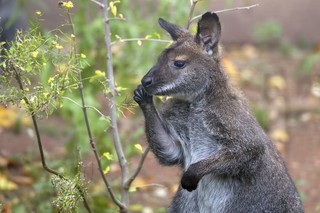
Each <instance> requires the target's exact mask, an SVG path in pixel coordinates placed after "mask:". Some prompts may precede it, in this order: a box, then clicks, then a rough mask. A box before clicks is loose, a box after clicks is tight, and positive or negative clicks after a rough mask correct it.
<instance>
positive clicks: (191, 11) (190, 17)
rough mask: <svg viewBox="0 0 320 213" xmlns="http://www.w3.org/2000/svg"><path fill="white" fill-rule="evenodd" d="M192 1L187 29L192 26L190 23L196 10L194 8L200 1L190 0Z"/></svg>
mask: <svg viewBox="0 0 320 213" xmlns="http://www.w3.org/2000/svg"><path fill="white" fill-rule="evenodd" d="M190 2H191V7H190V12H189V17H188V21H187V26H186V29H189V27H190V24H191V22H192V16H193V11H194V8H195V7H196V4H197V3H198V0H190Z"/></svg>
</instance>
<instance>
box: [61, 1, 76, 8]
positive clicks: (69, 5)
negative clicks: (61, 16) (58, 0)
mask: <svg viewBox="0 0 320 213" xmlns="http://www.w3.org/2000/svg"><path fill="white" fill-rule="evenodd" d="M62 6H64V7H66V8H73V3H72V1H67V2H63V4H62Z"/></svg>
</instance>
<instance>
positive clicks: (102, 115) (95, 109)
mask: <svg viewBox="0 0 320 213" xmlns="http://www.w3.org/2000/svg"><path fill="white" fill-rule="evenodd" d="M62 98H63V99H66V100H69V101H71V102H72V103H74V104H75V105H77V106H78V107H81V108H82V107H83V106H82V105H81V104H79V103H77V102H76V101H74V100H72V99H71V98H68V97H65V96H63V97H62ZM85 107H86V108H88V109H93V110H94V111H96V112H97V113H98V114H99V115H100V116H101V117H104V118H108V116H106V115H104V114H103V113H102V112H101V111H100V110H98V109H97V108H96V107H94V106H89V105H86V106H85Z"/></svg>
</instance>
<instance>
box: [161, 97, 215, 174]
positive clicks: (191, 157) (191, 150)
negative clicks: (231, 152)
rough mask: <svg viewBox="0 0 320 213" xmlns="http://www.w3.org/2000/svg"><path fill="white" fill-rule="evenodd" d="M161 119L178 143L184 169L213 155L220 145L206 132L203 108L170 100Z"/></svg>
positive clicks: (205, 117)
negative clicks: (181, 151) (181, 152)
mask: <svg viewBox="0 0 320 213" xmlns="http://www.w3.org/2000/svg"><path fill="white" fill-rule="evenodd" d="M165 104H166V105H165V106H164V110H163V111H162V118H163V122H164V123H165V125H167V126H168V131H169V132H170V134H171V135H172V136H173V137H175V139H176V140H177V141H178V143H180V145H181V147H182V150H183V152H184V153H183V156H184V168H185V169H186V168H188V167H189V165H191V164H193V163H196V162H198V161H200V160H203V159H205V158H207V157H208V156H210V155H212V154H213V153H215V152H216V151H217V150H218V149H219V147H220V145H219V144H218V143H217V142H216V140H215V139H214V137H212V135H211V134H210V133H209V132H208V130H207V127H206V125H205V122H204V119H208V118H207V116H208V115H207V114H206V111H205V110H204V106H197V105H194V104H191V103H189V102H184V101H180V100H172V101H171V102H169V103H165Z"/></svg>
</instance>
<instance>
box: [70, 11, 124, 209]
mask: <svg viewBox="0 0 320 213" xmlns="http://www.w3.org/2000/svg"><path fill="white" fill-rule="evenodd" d="M67 15H68V20H69V23H70V25H71V29H72V33H73V34H75V28H74V25H73V22H72V18H71V15H70V13H69V11H68V13H67ZM75 44H76V38H75V37H74V38H73V51H74V56H75V57H76V55H77V49H76V47H75ZM78 78H79V79H78V83H79V92H80V97H81V103H82V105H81V108H82V111H83V115H84V120H85V124H86V128H87V133H88V137H89V143H90V145H91V149H92V151H93V153H94V156H95V158H96V161H97V163H98V167H99V172H100V175H101V177H102V180H103V182H104V183H105V185H106V187H107V189H108V192H109V194H110V196H111V199H112V201H113V202H114V203H116V204H117V205H119V206H122V204H121V203H120V202H119V201H118V200H117V198H116V197H115V195H114V192H113V190H112V188H111V185H110V184H109V182H108V180H107V178H106V176H105V175H104V173H103V167H102V164H101V161H100V156H99V154H98V151H97V149H96V144H95V141H94V140H93V135H92V131H91V126H90V123H89V117H88V113H87V107H86V102H85V99H84V94H83V84H82V74H81V70H78ZM75 103H76V102H75Z"/></svg>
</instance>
